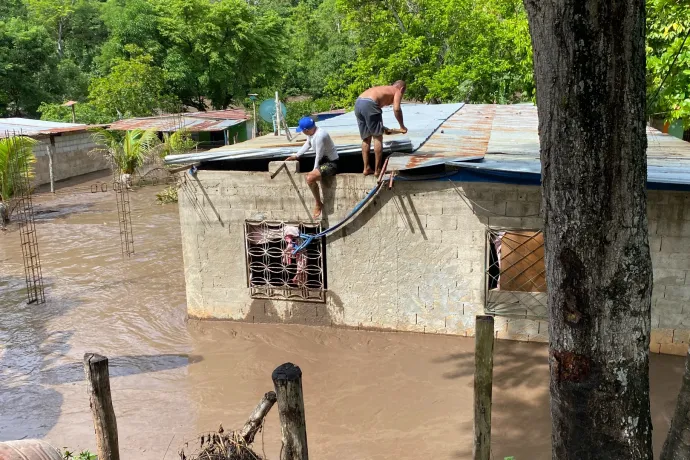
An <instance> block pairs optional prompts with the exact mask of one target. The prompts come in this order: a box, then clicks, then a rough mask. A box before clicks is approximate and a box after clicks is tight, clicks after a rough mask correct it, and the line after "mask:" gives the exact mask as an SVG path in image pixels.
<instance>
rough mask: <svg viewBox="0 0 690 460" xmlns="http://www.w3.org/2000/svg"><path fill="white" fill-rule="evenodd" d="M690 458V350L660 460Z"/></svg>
mask: <svg viewBox="0 0 690 460" xmlns="http://www.w3.org/2000/svg"><path fill="white" fill-rule="evenodd" d="M689 458H690V350H688V356H687V358H686V359H685V374H684V375H683V384H682V385H681V387H680V393H679V394H678V402H677V404H676V412H675V413H674V414H673V420H672V421H671V428H670V429H669V431H668V437H667V438H666V442H665V443H664V448H663V450H662V451H661V457H660V460H688V459H689Z"/></svg>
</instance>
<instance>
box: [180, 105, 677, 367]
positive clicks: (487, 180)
mask: <svg viewBox="0 0 690 460" xmlns="http://www.w3.org/2000/svg"><path fill="white" fill-rule="evenodd" d="M403 113H404V117H405V124H406V125H407V126H408V128H409V132H408V133H407V134H406V135H399V134H398V135H392V136H385V137H384V151H385V152H386V153H387V155H389V157H388V162H387V164H386V167H385V171H384V173H383V174H382V176H381V177H380V178H375V177H373V176H367V177H364V176H362V173H361V171H362V156H361V147H360V145H361V144H360V138H359V134H358V131H357V124H356V120H355V117H354V114H353V113H351V112H350V113H346V114H343V115H341V116H338V117H335V118H332V119H329V120H324V121H322V122H319V123H318V126H320V127H321V128H324V129H326V130H327V131H328V132H329V133H330V135H331V137H332V139H333V140H334V143H335V145H336V148H337V150H338V153H339V155H340V158H341V159H340V161H339V166H338V167H339V174H337V175H336V176H335V177H332V178H326V179H324V180H323V183H322V187H321V194H322V197H323V202H324V210H323V213H322V215H321V216H320V217H319V218H317V219H314V218H313V217H312V209H311V207H312V206H311V203H312V201H313V198H312V195H311V191H310V189H309V187H308V185H307V184H306V180H305V174H302V173H300V172H299V171H300V167H303V168H302V169H303V170H304V169H306V170H307V171H308V170H310V169H311V165H312V162H313V159H312V160H309V159H305V160H302V161H301V162H299V163H298V162H284V160H285V159H286V158H287V157H289V156H291V155H293V154H294V153H295V151H296V150H297V149H298V148H299V146H300V144H301V143H302V142H303V141H304V137H296V138H295V137H292V133H291V136H290V137H291V139H287V138H286V137H284V136H264V137H260V138H257V139H253V140H250V141H248V142H246V143H243V144H240V145H230V146H223V147H220V148H217V149H213V150H210V151H208V152H204V153H201V154H190V155H176V156H170V157H167V158H166V162H167V163H169V164H179V165H190V166H192V168H191V169H190V171H189V172H185V173H184V179H183V180H182V185H181V189H180V193H179V197H180V198H179V209H180V221H181V229H182V247H183V253H184V261H185V278H186V284H187V305H188V313H189V315H190V316H192V317H210V318H217V319H229V320H235V321H251V322H291V323H303V324H317V325H324V326H345V327H357V328H364V329H366V328H370V329H388V330H405V331H417V332H424V333H441V334H455V335H462V336H466V335H473V334H474V318H475V315H477V314H491V315H494V316H496V322H495V324H496V334H497V337H498V338H506V339H515V340H525V341H546V340H548V328H547V322H546V279H545V275H544V273H545V271H544V245H543V241H544V240H543V235H542V233H541V228H542V217H541V188H540V186H539V183H540V171H541V167H540V161H539V137H538V120H537V111H536V107H535V106H533V105H531V104H521V105H472V104H441V105H423V104H405V105H404V106H403ZM383 117H384V124H385V125H386V126H390V127H397V124H396V122H395V118H394V116H393V114H392V113H391V111H389V110H384V113H383ZM647 136H648V144H649V148H648V158H649V173H648V188H649V189H650V190H649V194H648V196H649V203H650V206H649V212H648V220H649V233H650V239H649V242H650V251H651V253H652V262H653V265H654V289H653V292H654V298H653V300H652V301H653V305H652V326H653V333H652V343H651V345H650V347H651V350H652V351H653V352H662V353H679V354H685V353H686V352H687V347H688V340H689V338H690V312H688V311H687V308H685V307H684V303H685V302H686V299H687V298H688V289H689V288H688V286H690V193H688V192H689V191H690V143H687V142H683V141H681V140H679V139H676V138H674V137H672V136H669V135H666V134H663V133H661V132H659V131H657V130H654V129H652V128H649V129H648V131H647Z"/></svg>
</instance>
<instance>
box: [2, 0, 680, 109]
mask: <svg viewBox="0 0 690 460" xmlns="http://www.w3.org/2000/svg"><path fill="white" fill-rule="evenodd" d="M648 10H649V21H648V37H649V38H648V48H647V52H648V69H647V70H648V72H647V74H648V86H649V93H650V94H649V99H650V101H651V103H650V111H651V112H654V113H660V114H661V116H662V117H666V118H687V117H688V114H690V95H689V94H688V93H690V91H689V90H688V87H689V85H690V40H688V43H686V44H685V48H684V50H683V51H682V52H681V53H678V50H680V48H681V45H682V43H683V40H684V37H685V36H686V35H687V33H688V31H690V12H689V11H690V8H689V7H688V0H682V1H678V0H673V1H671V0H650V1H649V2H648ZM676 56H677V57H676ZM674 59H675V64H674V65H673V66H671V64H672V62H673V61H674ZM669 69H670V71H669ZM666 75H668V77H667V78H666V80H665V81H664V82H663V83H664V84H663V86H662V85H661V83H662V80H664V77H665V76H666ZM401 78H402V79H405V80H407V81H408V97H409V98H412V99H416V100H423V101H428V102H445V101H462V100H464V101H471V102H496V103H510V102H519V101H527V100H533V98H534V94H535V91H534V82H533V78H532V50H531V44H530V38H529V31H528V27H527V18H526V15H525V10H524V7H523V3H522V0H484V1H482V2H477V1H476V0H251V1H247V0H4V1H2V2H0V115H4V116H7V115H23V116H38V115H39V114H40V116H42V117H43V118H46V119H56V120H64V121H70V120H71V111H70V110H67V109H65V108H62V107H60V104H61V103H63V102H65V101H66V100H70V99H71V100H77V101H79V104H78V105H77V106H76V112H77V119H78V121H82V122H105V121H109V120H112V119H114V118H117V117H118V116H120V115H121V116H129V115H132V116H135V115H150V114H154V113H156V112H157V111H160V110H173V109H176V108H180V107H184V106H187V107H194V108H196V109H200V110H203V109H206V108H224V107H228V106H231V105H238V104H242V103H246V102H247V100H246V95H247V94H248V93H249V92H256V93H259V94H262V95H266V96H270V95H271V94H272V91H275V90H280V91H281V94H283V95H285V96H297V95H306V96H310V97H312V98H316V99H318V100H317V101H316V102H315V103H310V104H307V103H305V104H302V105H303V106H304V109H305V110H306V109H307V108H308V107H331V106H334V105H335V106H340V107H347V106H351V105H352V103H353V102H354V99H355V98H356V96H357V95H358V94H359V93H360V92H361V91H363V90H364V89H365V88H366V87H368V86H370V85H375V84H386V83H390V82H392V81H394V80H397V79H401ZM658 88H661V89H660V90H659V91H658V94H656V93H657V89H658ZM300 115H301V114H300Z"/></svg>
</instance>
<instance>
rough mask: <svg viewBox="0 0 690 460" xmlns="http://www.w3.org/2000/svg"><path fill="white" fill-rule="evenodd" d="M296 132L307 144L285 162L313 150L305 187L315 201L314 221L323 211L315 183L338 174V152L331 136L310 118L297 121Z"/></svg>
mask: <svg viewBox="0 0 690 460" xmlns="http://www.w3.org/2000/svg"><path fill="white" fill-rule="evenodd" d="M297 132H298V133H301V132H303V133H304V134H306V136H307V142H305V143H304V146H302V148H301V149H299V152H297V153H296V154H295V155H294V156H291V157H289V158H288V159H287V161H290V160H296V159H298V158H299V157H301V156H302V155H304V154H305V153H306V152H307V151H308V150H310V149H312V148H313V149H314V153H315V159H314V169H313V170H312V171H311V172H310V173H309V174H307V185H309V189H310V190H311V193H312V194H313V195H314V199H315V200H316V205H315V206H314V214H313V215H314V219H316V218H318V217H319V216H320V215H321V210H322V209H323V201H321V195H320V193H319V184H318V183H317V182H318V181H320V180H321V178H322V177H328V176H335V174H336V173H337V172H338V152H337V150H336V149H335V144H334V143H333V139H331V136H330V135H329V134H328V133H327V132H326V130H325V129H323V128H319V127H318V126H316V123H314V120H312V119H311V117H303V118H302V119H301V120H300V121H299V125H298V126H297Z"/></svg>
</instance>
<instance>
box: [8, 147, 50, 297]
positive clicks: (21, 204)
mask: <svg viewBox="0 0 690 460" xmlns="http://www.w3.org/2000/svg"><path fill="white" fill-rule="evenodd" d="M8 137H9V142H10V146H9V151H10V154H9V158H8V161H9V171H10V177H11V179H10V183H11V188H12V200H11V201H12V203H11V204H10V210H12V209H14V210H15V211H16V215H17V222H18V224H19V239H20V244H21V247H22V258H23V260H24V277H25V279H26V293H27V303H29V304H31V303H37V304H39V303H44V302H45V300H46V299H45V292H44V289H43V273H42V269H41V257H40V254H39V252H38V237H37V235H36V222H35V220H34V205H33V200H32V198H31V192H32V189H31V177H30V166H29V164H28V159H27V158H26V157H24V156H22V155H20V150H22V149H25V148H28V149H31V148H32V144H30V143H29V142H28V140H27V139H26V138H23V137H21V136H15V135H12V136H8ZM10 212H11V211H10Z"/></svg>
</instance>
